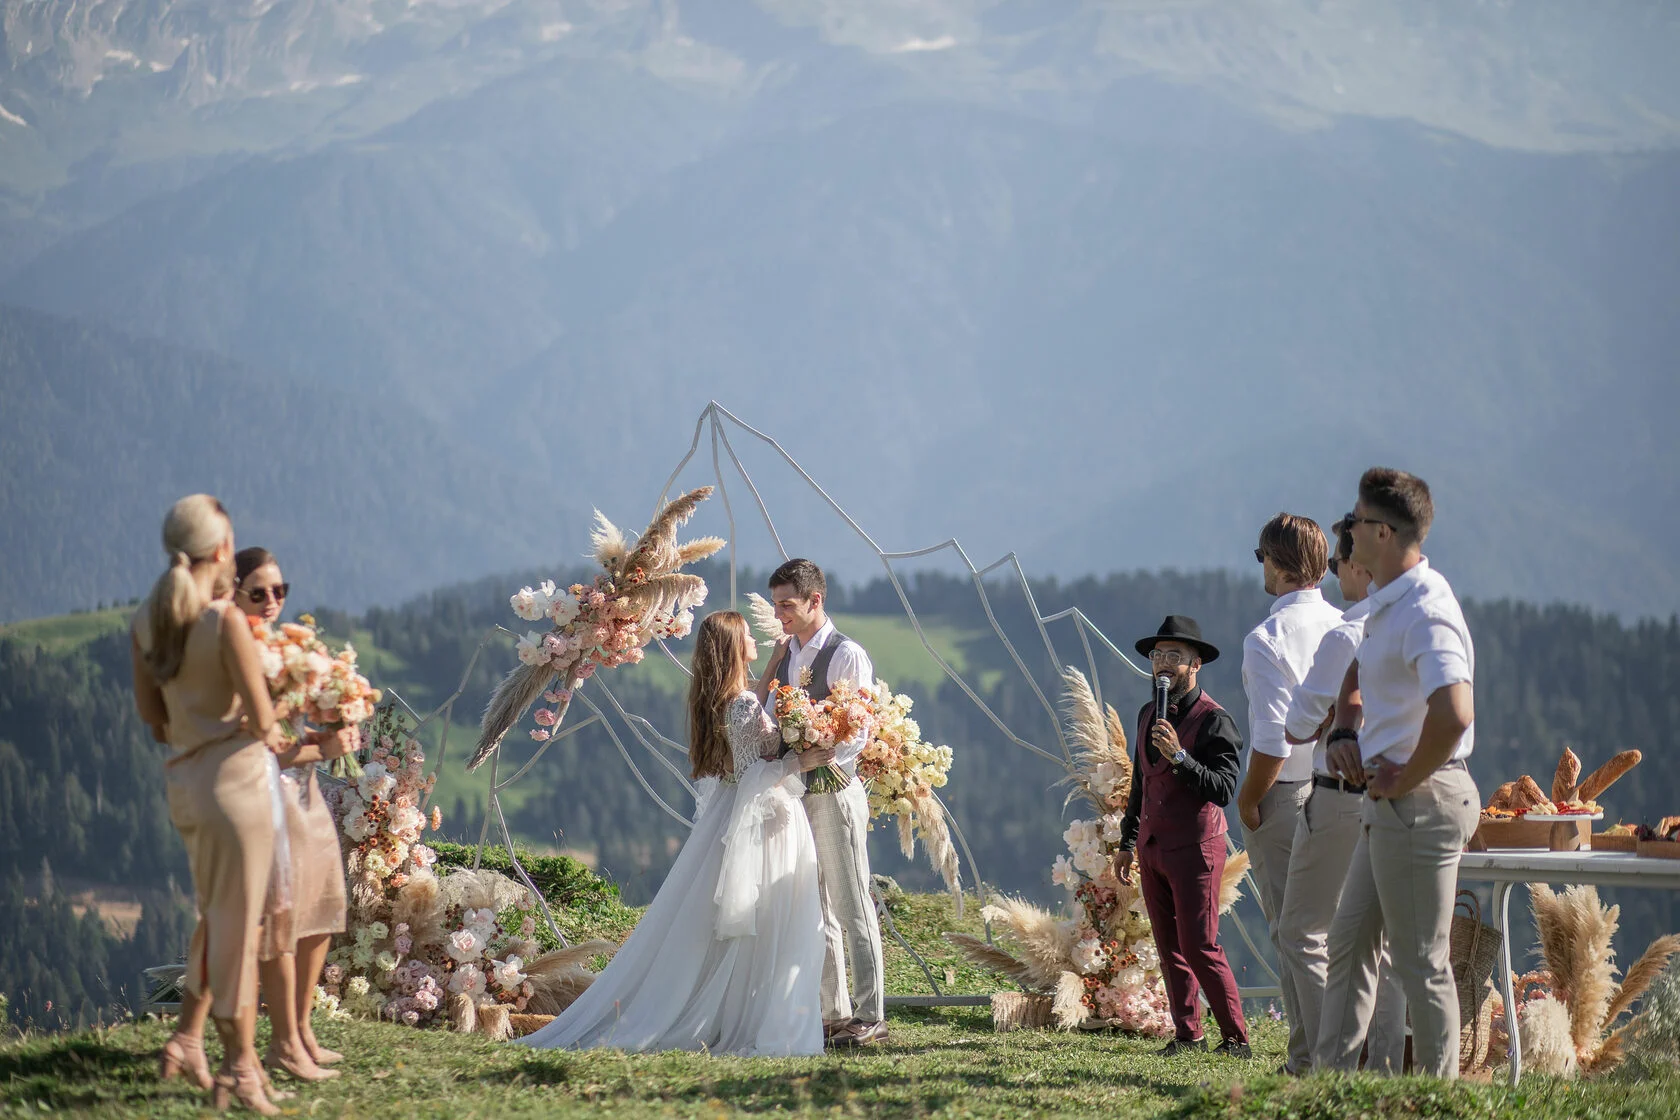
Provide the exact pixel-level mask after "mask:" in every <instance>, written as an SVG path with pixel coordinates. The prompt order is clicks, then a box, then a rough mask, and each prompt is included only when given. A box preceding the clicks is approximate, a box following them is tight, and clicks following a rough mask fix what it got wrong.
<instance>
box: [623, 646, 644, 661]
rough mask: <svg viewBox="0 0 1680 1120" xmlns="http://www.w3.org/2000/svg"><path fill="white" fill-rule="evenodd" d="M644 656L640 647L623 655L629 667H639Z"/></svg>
mask: <svg viewBox="0 0 1680 1120" xmlns="http://www.w3.org/2000/svg"><path fill="white" fill-rule="evenodd" d="M644 656H646V655H645V654H644V653H643V652H642V649H641V647H640V646H637V647H635V648H633V649H631V650H629V651H628V652H626V653H625V655H624V660H625V661H626V662H628V663H629V664H631V665H640V664H641V663H642V658H643V657H644Z"/></svg>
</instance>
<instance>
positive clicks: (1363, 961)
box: [1313, 765, 1482, 1078]
mask: <svg viewBox="0 0 1680 1120" xmlns="http://www.w3.org/2000/svg"><path fill="white" fill-rule="evenodd" d="M1481 804H1482V799H1481V795H1480V793H1478V792H1477V790H1476V783H1475V782H1474V781H1473V780H1472V779H1471V777H1470V773H1469V771H1468V770H1466V769H1465V768H1464V767H1463V766H1462V765H1449V766H1447V767H1443V768H1442V769H1440V770H1438V771H1436V772H1435V773H1434V774H1432V775H1430V777H1429V778H1427V779H1425V780H1424V782H1423V783H1422V784H1421V785H1419V786H1418V788H1417V789H1415V790H1413V791H1412V792H1411V793H1409V794H1407V795H1406V796H1405V797H1402V798H1400V799H1399V800H1398V801H1388V800H1382V801H1378V800H1373V799H1370V798H1367V799H1366V801H1365V805H1364V807H1363V814H1362V827H1361V835H1360V838H1359V843H1358V846H1357V847H1356V848H1355V849H1354V853H1353V862H1352V864H1351V866H1350V867H1349V868H1348V877H1347V883H1346V885H1345V886H1344V887H1343V889H1342V898H1341V901H1340V903H1339V904H1338V905H1337V907H1336V917H1335V919H1334V920H1333V921H1332V922H1331V924H1330V942H1329V969H1328V973H1327V976H1326V979H1325V988H1324V1015H1323V1018H1322V1019H1321V1020H1320V1022H1319V1038H1318V1046H1317V1049H1316V1051H1315V1053H1314V1054H1313V1059H1314V1064H1315V1065H1317V1066H1318V1067H1319V1068H1321V1069H1338V1070H1346V1071H1352V1070H1353V1069H1355V1068H1357V1066H1358V1064H1359V1051H1360V1049H1361V1048H1362V1047H1363V1045H1364V1042H1365V1036H1366V1032H1367V1031H1368V1030H1369V1028H1370V1025H1371V1018H1372V1015H1373V1013H1374V1011H1375V1005H1376V996H1377V969H1378V959H1379V956H1380V954H1381V951H1382V945H1383V938H1384V936H1385V934H1386V936H1387V940H1388V950H1389V962H1390V964H1391V965H1392V966H1393V971H1394V976H1395V979H1396V980H1398V981H1399V983H1400V987H1401V988H1402V989H1403V990H1404V991H1405V993H1406V1004H1407V1008H1408V1010H1409V1012H1410V1014H1411V1020H1412V1058H1413V1065H1414V1072H1417V1073H1423V1074H1432V1075H1434V1076H1437V1077H1447V1078H1452V1077H1457V1076H1458V1036H1459V1025H1458V990H1457V988H1456V987H1454V984H1453V974H1452V962H1451V952H1450V948H1449V939H1450V934H1451V930H1452V908H1453V898H1454V896H1455V895H1456V894H1457V891H1458V858H1459V855H1460V854H1461V853H1462V852H1463V850H1464V845H1465V843H1466V841H1468V840H1469V839H1470V836H1471V834H1472V833H1473V832H1475V830H1476V822H1477V819H1478V817H1479V816H1480V815H1481Z"/></svg>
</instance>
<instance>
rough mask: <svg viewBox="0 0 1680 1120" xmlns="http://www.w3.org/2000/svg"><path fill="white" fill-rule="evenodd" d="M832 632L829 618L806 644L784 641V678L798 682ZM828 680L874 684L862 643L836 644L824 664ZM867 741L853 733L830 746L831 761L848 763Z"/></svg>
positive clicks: (864, 686) (870, 666)
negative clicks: (832, 747)
mask: <svg viewBox="0 0 1680 1120" xmlns="http://www.w3.org/2000/svg"><path fill="white" fill-rule="evenodd" d="M833 633H834V622H833V620H832V619H827V620H824V622H823V624H822V626H821V627H819V628H818V630H817V632H816V633H815V634H812V635H811V640H810V642H809V643H807V644H804V645H801V644H800V641H799V639H798V638H794V639H792V640H791V641H789V642H788V657H789V662H788V679H789V680H790V681H792V682H794V683H795V684H798V683H799V677H800V674H801V673H803V672H804V671H805V670H806V669H809V668H810V667H811V665H812V663H813V662H815V661H816V659H817V654H818V653H819V652H820V651H821V650H822V647H823V643H825V642H827V641H828V638H829V635H830V634H833ZM828 681H829V684H831V685H832V684H834V683H835V682H836V681H850V682H852V684H853V685H855V686H856V687H858V688H874V687H875V666H874V665H873V664H872V663H871V662H870V660H869V654H867V653H865V652H864V649H863V647H862V646H860V645H858V644H857V643H856V642H854V641H852V640H851V639H849V638H848V639H847V640H846V641H844V642H842V643H841V644H840V648H839V649H837V650H835V651H834V657H833V659H832V660H831V661H829V663H828ZM868 741H869V734H868V732H867V731H865V732H864V733H863V734H860V735H855V736H853V737H852V738H850V739H848V740H846V741H845V742H844V743H840V744H837V745H836V746H835V748H834V761H835V762H836V763H837V764H839V765H841V766H851V765H853V764H854V763H856V762H857V760H858V756H859V755H861V754H862V753H863V748H864V744H866V743H867V742H868Z"/></svg>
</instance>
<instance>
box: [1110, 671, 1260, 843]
mask: <svg viewBox="0 0 1680 1120" xmlns="http://www.w3.org/2000/svg"><path fill="white" fill-rule="evenodd" d="M1201 695H1202V686H1201V685H1197V686H1196V687H1195V688H1192V689H1191V690H1190V691H1189V692H1187V693H1185V694H1184V696H1183V697H1182V698H1181V699H1180V700H1178V701H1177V702H1176V703H1174V704H1171V705H1170V706H1169V707H1168V708H1167V722H1168V723H1170V724H1172V726H1173V730H1174V731H1177V730H1178V729H1179V728H1180V727H1182V726H1183V725H1184V716H1185V714H1186V713H1188V712H1189V711H1190V708H1191V707H1192V706H1193V705H1194V704H1195V703H1196V701H1197V700H1199V699H1201ZM1150 723H1151V724H1153V723H1154V721H1153V720H1151V721H1150ZM1242 743H1243V739H1242V732H1240V731H1238V730H1237V721H1236V720H1234V719H1232V718H1231V713H1230V712H1227V711H1226V710H1225V709H1224V708H1219V709H1217V710H1215V711H1214V712H1213V714H1211V715H1210V716H1208V718H1207V719H1206V720H1205V721H1204V722H1203V723H1202V733H1201V734H1200V735H1199V736H1197V737H1196V741H1195V742H1194V743H1186V742H1183V741H1180V742H1179V746H1181V747H1183V748H1184V750H1185V752H1186V753H1185V758H1184V761H1183V762H1181V763H1179V764H1178V765H1177V766H1176V767H1174V769H1175V770H1176V771H1177V773H1178V777H1179V780H1180V781H1182V782H1184V783H1185V784H1187V785H1188V786H1189V787H1190V788H1191V789H1193V790H1195V791H1196V792H1197V793H1198V794H1200V795H1201V796H1203V797H1205V798H1207V800H1209V801H1211V802H1213V803H1214V804H1215V805H1219V806H1225V805H1229V804H1230V803H1231V798H1232V796H1234V795H1235V794H1236V792H1237V774H1238V773H1239V772H1240V771H1241V769H1242V765H1241V763H1240V762H1239V756H1240V755H1241V754H1242ZM1154 749H1155V748H1154V747H1151V746H1150V745H1149V744H1148V742H1147V741H1145V742H1141V743H1135V744H1133V747H1132V790H1131V794H1130V795H1129V796H1128V797H1127V798H1126V815H1125V817H1124V818H1123V819H1122V820H1121V824H1120V847H1121V848H1123V849H1124V850H1126V851H1128V852H1130V851H1135V850H1136V848H1137V835H1138V822H1139V818H1140V816H1141V814H1142V812H1143V758H1144V755H1143V752H1144V751H1146V750H1148V751H1152V750H1154Z"/></svg>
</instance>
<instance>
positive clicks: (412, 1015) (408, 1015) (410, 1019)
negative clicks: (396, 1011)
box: [402, 1011, 420, 1027]
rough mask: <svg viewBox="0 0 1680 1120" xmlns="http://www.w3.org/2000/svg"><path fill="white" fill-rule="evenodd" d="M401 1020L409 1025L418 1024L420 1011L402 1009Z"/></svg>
mask: <svg viewBox="0 0 1680 1120" xmlns="http://www.w3.org/2000/svg"><path fill="white" fill-rule="evenodd" d="M402 1021H403V1022H404V1023H406V1024H408V1025H409V1026H411V1027H415V1026H419V1025H420V1012H418V1011H404V1012H403V1013H402Z"/></svg>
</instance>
